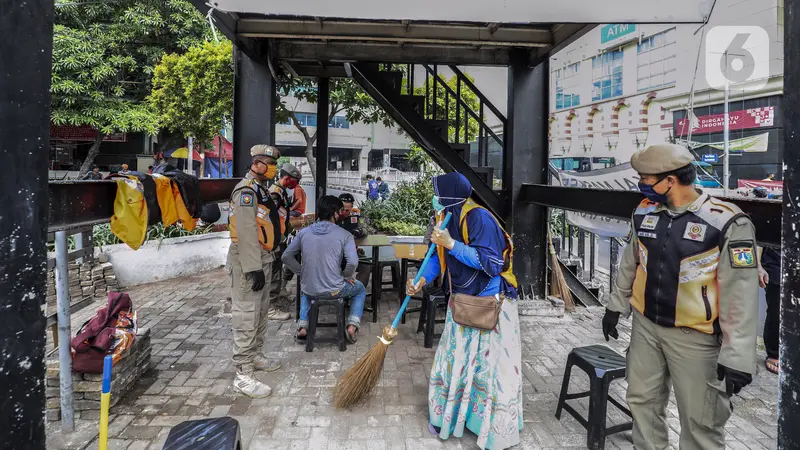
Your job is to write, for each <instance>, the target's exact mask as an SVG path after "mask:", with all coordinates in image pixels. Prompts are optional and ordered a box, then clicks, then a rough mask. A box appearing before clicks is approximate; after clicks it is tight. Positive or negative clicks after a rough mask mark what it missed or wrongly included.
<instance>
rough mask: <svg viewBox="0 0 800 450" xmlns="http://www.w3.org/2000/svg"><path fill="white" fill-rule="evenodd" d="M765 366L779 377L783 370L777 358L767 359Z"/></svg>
mask: <svg viewBox="0 0 800 450" xmlns="http://www.w3.org/2000/svg"><path fill="white" fill-rule="evenodd" d="M764 366H766V368H767V370H769V371H770V372H772V373H774V374H775V375H777V374H778V372H780V370H781V369H780V365H778V360H777V359H775V358H767V360H766V361H764Z"/></svg>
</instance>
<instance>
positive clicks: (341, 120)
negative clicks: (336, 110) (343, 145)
mask: <svg viewBox="0 0 800 450" xmlns="http://www.w3.org/2000/svg"><path fill="white" fill-rule="evenodd" d="M328 128H350V122H348V121H347V117H345V116H333V120H332V121H331V123H330V125H329V126H328Z"/></svg>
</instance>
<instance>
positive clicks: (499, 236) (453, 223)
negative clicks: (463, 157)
mask: <svg viewBox="0 0 800 450" xmlns="http://www.w3.org/2000/svg"><path fill="white" fill-rule="evenodd" d="M433 192H434V193H435V194H436V196H437V197H439V203H441V204H442V206H444V207H445V212H450V213H452V218H451V219H450V223H449V224H448V225H447V231H449V232H450V236H452V237H453V239H455V240H457V241H459V242H462V243H463V242H464V240H463V238H462V236H461V229H460V228H461V227H460V225H459V221H460V219H461V211H462V209H463V207H464V203H465V202H466V201H467V199H468V198H469V197H470V196H471V195H472V185H471V184H470V183H469V181H467V178H466V177H465V176H464V175H461V174H460V173H456V172H451V173H448V174H445V175H440V176H438V177H434V178H433ZM465 220H466V225H467V229H468V230H469V239H470V243H469V245H470V247H471V248H473V249H475V251H476V253H477V256H478V259H479V261H480V265H481V268H482V269H481V270H479V269H474V268H472V267H469V266H467V265H466V264H464V263H462V262H461V261H459V260H457V259H456V258H455V257H454V256H452V255H451V254H448V255H447V266H448V267H449V269H450V274H451V275H452V277H453V287H454V289H455V291H456V292H461V293H465V294H469V295H479V294H480V293H481V292H483V291H484V288H486V287H487V286H488V285H489V283H490V282H491V280H492V279H494V278H496V277H499V275H500V272H502V270H503V265H504V261H503V250H504V249H505V247H506V240H505V235H504V234H503V230H502V229H501V228H500V227H499V226H498V224H497V222H496V221H495V220H494V218H492V217H491V213H490V212H489V211H487V210H485V209H482V208H481V209H476V210H474V212H471V213H470V214H468V215H467V217H466V219H465ZM499 283H500V290H502V291H503V292H505V293H506V295H507V296H509V297H511V298H516V296H517V293H516V290H515V289H514V288H513V287H512V286H511V285H510V284H508V283H507V282H506V281H505V280H504V279H502V278H501V279H500V282H499Z"/></svg>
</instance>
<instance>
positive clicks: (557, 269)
mask: <svg viewBox="0 0 800 450" xmlns="http://www.w3.org/2000/svg"><path fill="white" fill-rule="evenodd" d="M548 239H549V241H550V258H551V262H550V265H551V266H552V267H551V270H552V272H553V283H552V285H551V288H554V289H552V290H553V291H555V292H551V293H552V294H554V295H556V296H558V297H559V298H561V300H563V301H564V309H566V310H567V311H570V312H572V311H575V301H574V300H573V299H572V292H571V291H570V290H569V286H567V280H566V279H565V278H564V273H563V272H562V271H561V264H560V262H559V260H558V255H556V251H555V248H554V247H553V236H552V234H550V233H548Z"/></svg>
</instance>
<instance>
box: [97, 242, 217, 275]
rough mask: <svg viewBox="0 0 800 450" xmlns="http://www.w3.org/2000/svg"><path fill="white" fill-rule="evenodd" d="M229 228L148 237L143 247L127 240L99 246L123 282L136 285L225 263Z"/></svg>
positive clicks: (191, 273)
mask: <svg viewBox="0 0 800 450" xmlns="http://www.w3.org/2000/svg"><path fill="white" fill-rule="evenodd" d="M230 242H231V240H230V235H229V233H228V232H227V231H223V232H219V233H209V234H202V235H198V236H186V237H179V238H170V239H164V240H162V241H147V242H145V244H144V245H142V246H141V247H140V248H139V250H136V251H134V250H132V249H131V248H130V247H128V246H127V245H126V244H119V245H109V246H106V247H102V248H97V249H96V250H95V251H96V252H101V253H105V254H107V255H108V259H109V261H110V262H111V264H112V265H113V266H114V271H115V272H116V274H117V281H118V282H119V284H120V285H121V286H126V287H129V286H136V285H138V284H145V283H152V282H154V281H160V280H167V279H171V278H177V277H182V276H185V275H194V274H197V273H201V272H206V271H209V270H213V269H216V268H218V267H222V266H224V265H225V257H226V255H227V253H228V247H229V246H230Z"/></svg>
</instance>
